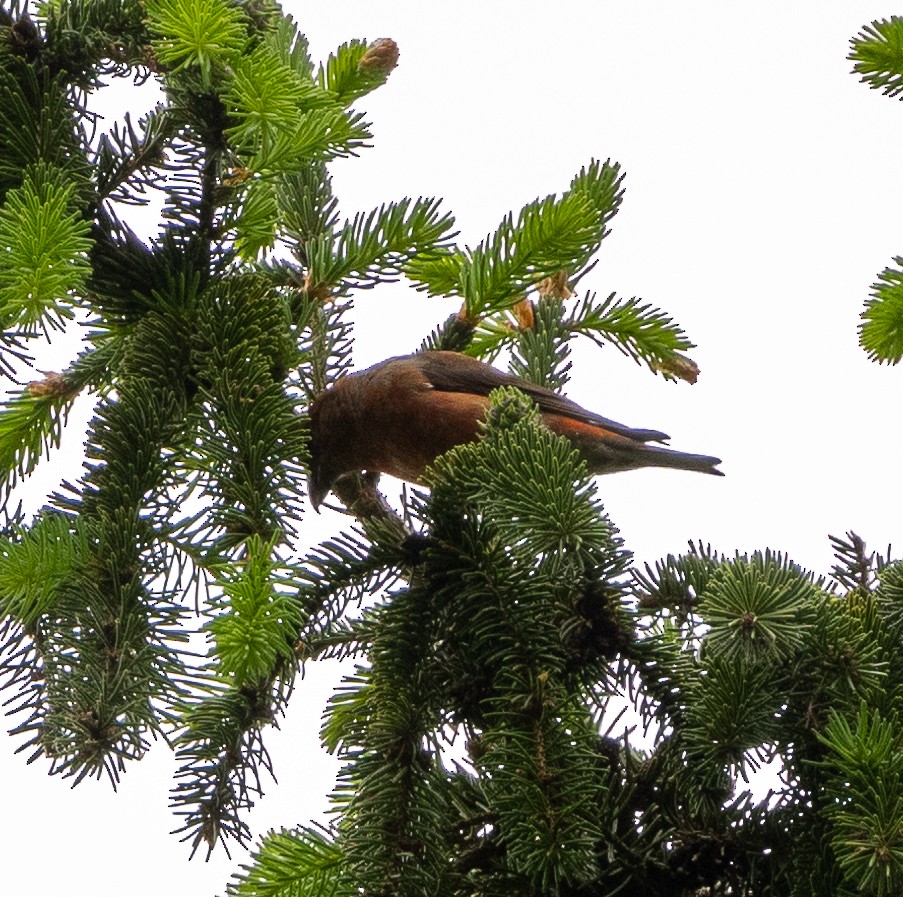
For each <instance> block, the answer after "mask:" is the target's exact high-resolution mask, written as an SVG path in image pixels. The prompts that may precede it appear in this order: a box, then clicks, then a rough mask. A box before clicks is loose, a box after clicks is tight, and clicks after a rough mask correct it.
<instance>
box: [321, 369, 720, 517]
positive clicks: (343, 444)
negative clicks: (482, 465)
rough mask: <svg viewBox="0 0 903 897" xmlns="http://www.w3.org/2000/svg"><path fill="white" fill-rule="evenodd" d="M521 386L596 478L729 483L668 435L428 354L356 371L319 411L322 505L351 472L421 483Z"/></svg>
mask: <svg viewBox="0 0 903 897" xmlns="http://www.w3.org/2000/svg"><path fill="white" fill-rule="evenodd" d="M500 386H516V387H517V388H518V389H520V390H522V391H523V392H524V393H526V395H528V396H529V397H530V398H531V399H532V400H533V401H534V402H536V404H537V405H538V406H539V410H540V413H541V415H542V421H543V423H544V424H545V425H546V426H547V427H548V428H549V429H550V430H551V431H552V432H553V433H558V434H559V435H561V436H564V437H566V438H567V439H568V440H569V441H570V442H571V443H572V444H573V446H574V447H575V448H576V449H577V451H578V452H579V453H580V455H581V456H582V457H583V459H584V460H585V461H586V463H587V465H588V466H589V468H590V470H591V471H592V472H593V473H613V472H615V471H619V470H633V469H635V468H637V467H674V468H678V469H680V470H698V471H701V472H702V473H711V474H715V475H716V476H723V474H722V472H721V471H720V470H716V469H715V465H717V464H720V463H721V461H720V459H719V458H713V457H710V456H709V455H688V454H685V453H684V452H678V451H674V450H673V449H669V448H664V447H662V446H660V445H649V443H650V442H662V441H664V440H666V439H668V436H667V434H665V433H661V432H659V431H658V430H634V429H631V428H630V427H625V426H624V425H623V424H619V423H617V422H615V421H613V420H609V419H608V418H605V417H601V416H600V415H598V414H595V413H594V412H592V411H587V410H586V409H585V408H581V407H580V406H579V405H578V404H577V403H576V402H572V401H571V400H570V399H567V398H565V397H564V396H561V395H558V393H555V392H552V390H549V389H544V388H543V387H541V386H536V385H535V384H533V383H530V382H529V381H527V380H523V379H521V378H520V377H515V376H513V375H512V374H506V373H504V372H502V371H500V370H498V369H497V368H494V367H492V366H490V365H488V364H484V363H483V362H482V361H478V360H477V359H475V358H470V357H469V356H467V355H461V354H460V353H458V352H419V353H417V354H416V355H402V356H399V357H397V358H389V359H387V360H386V361H381V362H380V363H379V364H375V365H373V367H370V368H367V369H366V370H365V371H359V372H357V373H354V374H349V375H348V376H346V377H343V378H341V379H340V380H338V381H337V382H336V383H335V385H334V386H332V387H331V388H330V389H327V390H326V391H325V392H324V393H322V394H321V395H320V396H318V397H317V398H316V399H315V400H314V401H313V402H312V403H311V406H310V454H311V463H310V478H309V481H308V494H309V495H310V500H311V504H312V505H313V506H314V508H319V506H320V503H321V502H322V501H323V499H324V498H326V495H327V494H328V492H329V490H330V488H331V487H332V484H333V483H334V482H335V481H336V479H338V477H340V476H341V475H342V474H345V473H353V472H358V473H359V472H360V471H362V470H369V471H379V472H381V473H388V474H391V475H392V476H395V477H398V478H399V479H402V480H408V481H410V482H412V483H420V482H422V479H421V478H422V477H423V472H424V470H425V469H426V468H427V466H429V465H430V464H432V463H433V461H435V460H436V458H437V457H438V456H439V455H441V454H443V453H444V452H447V451H448V450H449V449H451V448H453V447H454V446H456V445H460V444H461V443H465V442H472V441H474V440H476V439H477V438H478V437H479V435H480V422H481V421H482V420H484V418H485V412H486V408H487V407H488V405H489V393H490V392H491V391H492V390H493V389H496V388H498V387H500Z"/></svg>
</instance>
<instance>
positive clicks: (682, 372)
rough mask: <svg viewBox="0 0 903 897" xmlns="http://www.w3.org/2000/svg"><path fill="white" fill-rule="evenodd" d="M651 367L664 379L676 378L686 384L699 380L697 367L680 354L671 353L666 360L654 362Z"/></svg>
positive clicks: (690, 359) (689, 359)
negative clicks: (662, 375) (663, 376)
mask: <svg viewBox="0 0 903 897" xmlns="http://www.w3.org/2000/svg"><path fill="white" fill-rule="evenodd" d="M653 367H654V368H655V370H657V371H659V372H660V373H662V374H664V375H665V376H666V377H677V378H678V379H680V380H686V382H687V383H695V382H696V381H697V379H698V378H699V365H698V364H696V362H695V361H693V359H692V358H687V356H686V355H681V354H680V352H673V353H672V354H671V355H670V356H668V358H663V359H662V360H661V361H657V362H655V364H653Z"/></svg>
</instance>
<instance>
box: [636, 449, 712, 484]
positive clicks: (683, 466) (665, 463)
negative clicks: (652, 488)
mask: <svg viewBox="0 0 903 897" xmlns="http://www.w3.org/2000/svg"><path fill="white" fill-rule="evenodd" d="M635 451H636V455H637V456H639V457H637V460H638V461H639V463H638V464H637V465H636V466H637V467H672V468H675V469H676V470H697V471H699V473H711V474H714V475H715V476H716V477H723V476H724V472H723V471H721V470H718V465H719V464H720V463H721V458H715V457H713V456H712V455H691V454H689V453H688V452H678V451H675V450H674V449H669V448H665V447H664V446H660V445H644V446H642V448H640V447H639V446H638V447H637V448H636V449H635Z"/></svg>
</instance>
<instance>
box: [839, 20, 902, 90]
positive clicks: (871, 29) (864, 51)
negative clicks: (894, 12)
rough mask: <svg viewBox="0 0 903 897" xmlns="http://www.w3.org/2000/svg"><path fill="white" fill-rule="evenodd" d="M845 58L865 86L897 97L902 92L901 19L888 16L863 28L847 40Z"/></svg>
mask: <svg viewBox="0 0 903 897" xmlns="http://www.w3.org/2000/svg"><path fill="white" fill-rule="evenodd" d="M847 58H848V59H850V60H851V61H852V62H853V63H854V65H853V71H854V72H855V73H856V74H858V75H861V76H862V78H861V80H862V81H863V82H864V83H865V84H868V85H869V87H871V88H873V89H875V90H879V89H880V90H881V91H883V92H884V93H885V94H887V95H888V96H891V97H894V96H897V95H898V94H899V93H900V92H901V91H903V18H901V17H900V16H891V17H890V18H889V19H879V20H876V21H874V22H872V24H871V25H866V26H865V27H864V28H863V29H862V30H861V31H860V32H859V34H858V35H856V37H854V38H852V39H851V40H850V54H849V56H848V57H847Z"/></svg>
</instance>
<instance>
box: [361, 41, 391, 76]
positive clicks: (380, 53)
mask: <svg viewBox="0 0 903 897" xmlns="http://www.w3.org/2000/svg"><path fill="white" fill-rule="evenodd" d="M358 65H359V66H360V68H362V69H364V71H368V72H372V73H373V74H377V73H381V74H383V75H388V74H389V72H391V71H392V69H394V68H395V66H396V65H398V44H396V43H395V41H394V40H392V38H391V37H380V38H377V40H375V41H373V43H371V44H370V46H368V47H367V52H366V53H364V55H363V57H362V58H361V61H360V62H359V63H358Z"/></svg>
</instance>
